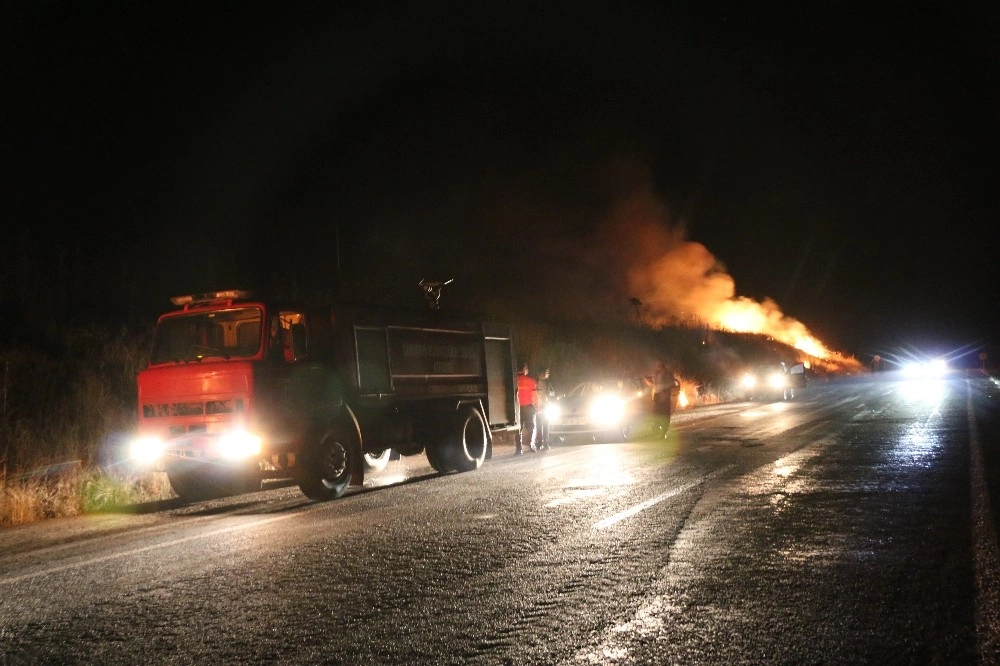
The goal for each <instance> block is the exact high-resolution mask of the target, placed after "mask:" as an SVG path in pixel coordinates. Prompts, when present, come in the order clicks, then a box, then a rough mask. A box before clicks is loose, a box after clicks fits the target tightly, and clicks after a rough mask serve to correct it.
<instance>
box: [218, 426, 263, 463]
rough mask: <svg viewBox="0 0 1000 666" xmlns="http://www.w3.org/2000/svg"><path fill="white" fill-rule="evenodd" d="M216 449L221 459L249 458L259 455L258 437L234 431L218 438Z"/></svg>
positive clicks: (259, 444)
mask: <svg viewBox="0 0 1000 666" xmlns="http://www.w3.org/2000/svg"><path fill="white" fill-rule="evenodd" d="M217 448H218V451H219V455H221V456H222V457H223V458H230V459H239V458H250V457H252V456H256V455H259V454H260V449H261V443H260V437H257V436H255V435H251V434H250V433H248V432H244V431H242V430H234V431H232V432H228V433H226V434H224V435H222V436H221V437H219V442H218V444H217Z"/></svg>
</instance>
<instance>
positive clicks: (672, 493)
mask: <svg viewBox="0 0 1000 666" xmlns="http://www.w3.org/2000/svg"><path fill="white" fill-rule="evenodd" d="M734 466H735V465H726V466H725V467H722V468H720V469H717V470H715V471H714V472H711V473H710V474H706V475H705V476H703V477H701V478H700V479H695V480H694V481H691V482H690V483H685V484H684V485H683V486H678V487H676V488H672V489H670V490H668V491H667V492H665V493H662V494H660V495H657V496H656V497H652V498H650V499H648V500H646V501H645V502H640V503H639V504H636V505H634V506H631V507H629V508H627V509H625V510H624V511H621V512H619V513H616V514H614V515H613V516H608V517H607V518H605V519H603V520H599V521H597V522H596V523H594V524H593V525H592V528H593V529H595V530H603V529H605V528H606V527H611V526H612V525H614V524H615V523H619V522H621V521H623V520H625V519H626V518H631V517H632V516H634V515H635V514H637V513H639V512H641V511H645V510H646V509H648V508H650V507H653V506H656V505H657V504H659V503H660V502H662V501H663V500H666V499H670V498H671V497H676V496H677V495H680V494H681V493H683V492H685V491H687V490H691V489H692V488H694V487H695V486H700V485H701V484H703V483H705V482H706V481H708V480H709V479H711V478H713V477H716V476H719V475H720V474H722V473H724V472H727V471H728V470H730V469H732V468H733V467H734Z"/></svg>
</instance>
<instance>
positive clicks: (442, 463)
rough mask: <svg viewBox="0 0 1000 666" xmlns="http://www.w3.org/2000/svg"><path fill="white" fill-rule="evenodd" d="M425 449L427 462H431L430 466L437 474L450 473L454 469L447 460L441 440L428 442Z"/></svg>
mask: <svg viewBox="0 0 1000 666" xmlns="http://www.w3.org/2000/svg"><path fill="white" fill-rule="evenodd" d="M425 451H426V453H427V462H429V463H430V464H431V467H433V468H434V471H435V472H437V473H438V474H450V473H451V472H454V471H456V470H455V468H454V467H452V466H451V463H450V462H449V461H448V456H447V453H448V452H447V450H446V447H445V445H444V444H443V443H442V442H440V441H437V440H436V441H434V442H430V443H428V444H427V447H426V448H425Z"/></svg>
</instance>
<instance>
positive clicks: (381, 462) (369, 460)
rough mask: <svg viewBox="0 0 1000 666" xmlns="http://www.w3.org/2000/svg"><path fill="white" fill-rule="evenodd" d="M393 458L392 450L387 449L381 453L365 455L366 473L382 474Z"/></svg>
mask: <svg viewBox="0 0 1000 666" xmlns="http://www.w3.org/2000/svg"><path fill="white" fill-rule="evenodd" d="M391 457H392V449H385V450H383V451H382V452H381V453H365V471H366V472H381V471H382V470H384V469H385V468H386V465H388V464H389V458H391Z"/></svg>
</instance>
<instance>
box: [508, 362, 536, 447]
mask: <svg viewBox="0 0 1000 666" xmlns="http://www.w3.org/2000/svg"><path fill="white" fill-rule="evenodd" d="M517 403H518V405H519V406H520V408H521V428H520V430H518V431H517V436H516V437H515V448H514V455H515V456H519V455H521V454H522V453H524V448H527V449H528V450H529V451H532V452H534V451H537V450H538V449H537V448H535V430H536V425H537V419H536V416H537V413H538V407H537V403H538V382H537V381H536V380H535V378H534V377H532V376H531V375H529V374H528V364H527V363H525V364H523V365H522V366H521V372H520V373H518V375H517Z"/></svg>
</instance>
